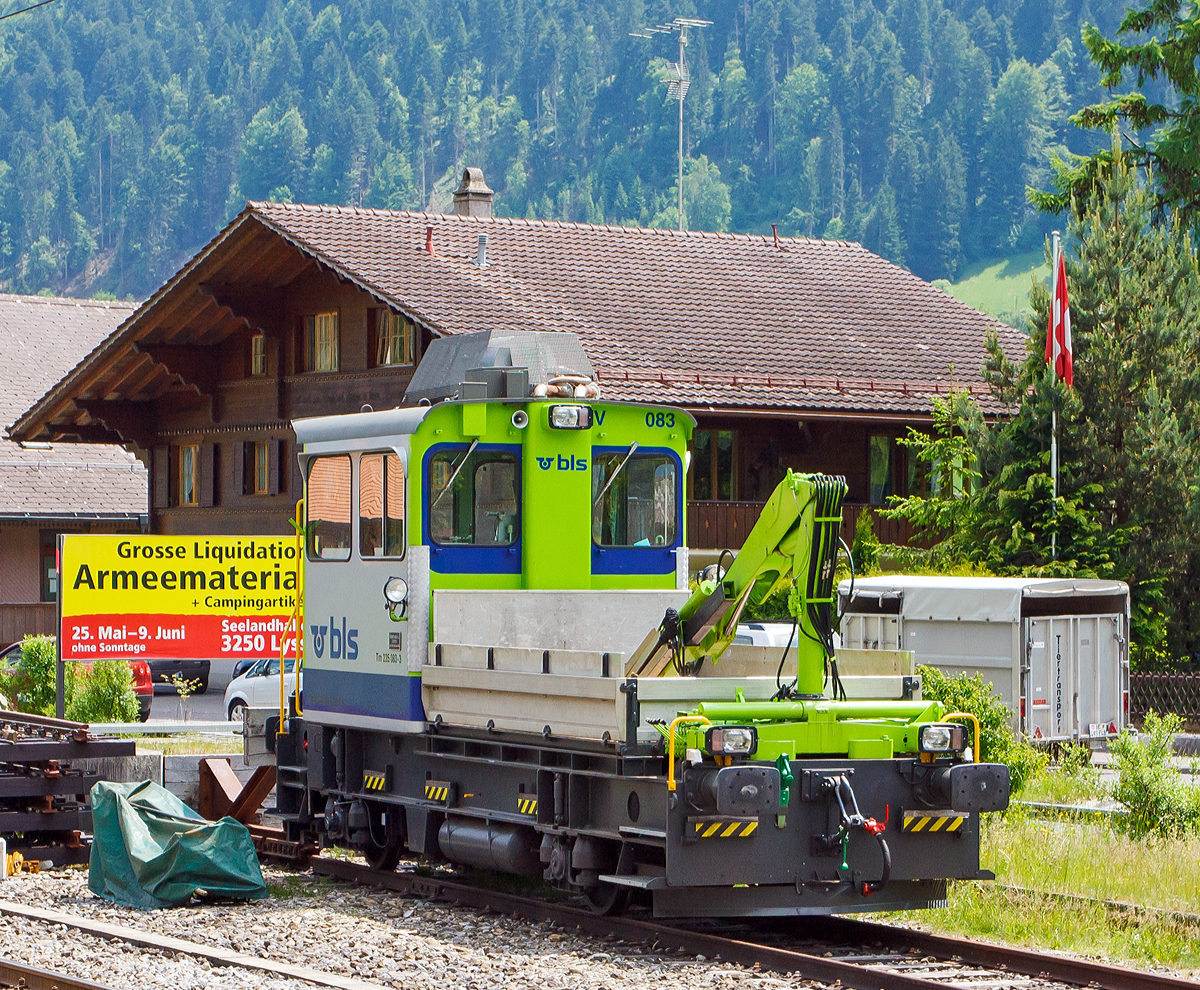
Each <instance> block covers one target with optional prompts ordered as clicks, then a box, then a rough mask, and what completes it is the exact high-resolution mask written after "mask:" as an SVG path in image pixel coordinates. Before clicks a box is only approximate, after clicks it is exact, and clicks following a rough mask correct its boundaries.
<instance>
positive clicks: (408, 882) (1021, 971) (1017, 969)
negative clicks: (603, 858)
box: [312, 857, 1196, 990]
mask: <svg viewBox="0 0 1200 990" xmlns="http://www.w3.org/2000/svg"><path fill="white" fill-rule="evenodd" d="M312 868H313V873H314V874H317V875H319V876H327V877H330V878H333V879H338V880H346V881H349V882H352V883H362V884H368V885H371V886H376V887H383V888H385V889H388V890H394V891H396V892H398V893H401V894H409V895H412V896H417V897H424V898H427V899H429V900H440V901H447V902H453V903H456V904H461V905H463V906H466V907H470V908H476V909H479V910H485V911H496V912H502V913H505V914H513V915H516V916H518V917H522V918H525V919H526V920H529V921H551V922H554V923H556V924H561V925H564V926H567V927H575V928H578V929H580V930H582V931H584V932H587V933H588V934H591V935H597V936H600V937H602V938H604V937H615V938H621V939H625V940H628V941H633V942H646V943H651V944H656V945H660V946H664V947H669V948H673V949H677V950H682V951H685V952H688V953H695V954H698V955H704V956H705V957H707V958H709V959H721V960H722V961H724V962H733V963H740V964H742V965H745V966H754V965H758V966H759V967H760V968H763V969H770V970H774V971H776V972H780V973H792V974H795V975H796V976H799V977H801V978H802V979H808V980H815V981H817V982H820V983H826V984H834V983H840V984H841V985H842V986H843V987H848V988H852V990H930V988H931V987H934V986H937V987H941V988H942V990H945V987H946V986H947V984H946V983H945V982H944V980H938V979H935V978H924V977H920V976H912V975H908V974H906V973H898V972H890V971H888V970H886V969H874V968H870V959H869V958H868V959H865V960H864V962H865V963H866V965H860V964H858V963H852V962H844V961H841V960H839V959H837V958H835V957H828V956H817V955H812V954H810V953H807V952H801V951H799V950H796V949H788V948H780V947H777V946H773V945H765V944H761V943H758V942H753V941H747V940H745V939H743V938H729V937H725V936H720V935H711V934H707V933H702V932H696V931H690V930H688V929H685V928H676V927H673V926H671V925H663V924H660V923H657V922H651V921H642V920H639V919H635V918H624V917H612V916H601V915H596V914H593V913H592V912H590V911H584V910H581V909H579V908H575V907H570V906H568V905H565V904H556V903H551V902H549V901H543V900H538V899H533V898H528V897H519V896H516V895H514V894H505V893H498V892H496V891H490V890H483V889H481V888H478V887H472V886H469V885H467V884H462V883H456V882H453V881H449V880H442V879H439V878H437V877H428V876H422V875H420V874H418V873H414V872H408V871H405V872H393V873H386V872H382V871H379V870H372V869H370V868H368V867H364V866H359V865H357V864H355V863H349V862H346V861H344V860H335V859H327V858H325V857H316V858H314V859H313V860H312ZM795 923H796V924H803V925H804V926H805V929H806V930H805V932H804V935H805V936H812V935H817V936H818V937H821V936H825V937H835V938H838V939H845V940H848V941H851V942H854V943H858V944H867V945H874V944H875V943H877V942H882V943H883V944H884V945H885V946H887V947H888V948H890V949H892V950H894V951H899V950H901V949H915V950H917V951H918V952H920V953H922V954H925V955H932V956H936V957H938V958H939V959H940V960H941V961H952V962H954V963H958V964H963V965H969V966H978V967H986V968H989V969H999V970H1003V971H1005V972H1006V973H1009V974H1013V975H1017V976H1024V977H1033V978H1034V979H1038V980H1053V981H1057V982H1060V983H1065V984H1069V985H1073V986H1081V987H1097V988H1100V990H1196V984H1195V983H1193V982H1191V981H1189V980H1185V979H1182V978H1180V977H1174V976H1163V975H1160V974H1156V973H1146V972H1142V971H1139V970H1130V969H1123V968H1120V967H1117V966H1108V965H1105V964H1102V963H1094V962H1090V961H1088V960H1083V959H1071V958H1065V957H1062V956H1057V955H1043V954H1041V953H1038V952H1033V951H1030V950H1028V949H1016V948H1009V947H1006V946H999V945H989V944H985V943H979V942H972V941H967V940H966V939H960V938H953V937H950V936H945V935H933V934H929V933H927V932H921V931H916V930H913V929H909V928H901V927H898V926H894V925H884V924H879V923H878V922H869V921H856V920H850V919H847V918H842V917H838V916H821V915H818V916H806V917H804V918H803V919H799V920H798V921H796V922H795ZM881 962H882V961H881ZM931 976H936V974H931Z"/></svg>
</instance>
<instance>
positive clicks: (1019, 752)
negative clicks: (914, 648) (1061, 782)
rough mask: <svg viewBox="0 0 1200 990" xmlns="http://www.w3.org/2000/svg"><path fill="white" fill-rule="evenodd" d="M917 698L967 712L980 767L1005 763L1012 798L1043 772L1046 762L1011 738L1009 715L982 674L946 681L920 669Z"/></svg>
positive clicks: (932, 671)
mask: <svg viewBox="0 0 1200 990" xmlns="http://www.w3.org/2000/svg"><path fill="white" fill-rule="evenodd" d="M917 673H918V674H919V675H920V677H921V696H922V697H924V698H928V699H930V700H931V701H940V702H941V703H942V704H943V705H944V706H945V708H946V710H947V711H950V712H970V713H971V714H972V715H974V716H975V717H976V718H977V719H979V734H980V738H979V739H978V740H976V741H975V747H976V751H977V755H978V759H979V761H980V762H981V763H1006V764H1008V772H1009V775H1010V777H1011V778H1012V791H1013V793H1014V794H1016V793H1017V792H1018V791H1020V790H1021V788H1022V787H1024V786H1025V785H1026V784H1028V783H1029V782H1030V781H1031V780H1033V779H1034V778H1035V777H1037V776H1038V775H1039V774H1040V773H1041V772H1042V771H1043V770H1045V769H1046V764H1047V763H1048V762H1049V758H1048V757H1047V756H1046V755H1045V754H1044V753H1041V752H1039V751H1038V750H1036V749H1034V748H1033V747H1032V746H1030V745H1029V743H1027V742H1023V741H1022V742H1018V741H1017V740H1016V738H1015V737H1014V736H1013V731H1012V727H1011V725H1010V719H1011V718H1012V713H1011V712H1010V711H1009V710H1008V706H1007V705H1006V704H1005V703H1004V702H1003V700H1001V698H1000V697H999V695H997V694H996V693H995V691H993V690H992V686H991V685H990V684H985V683H984V680H983V675H982V674H976V675H975V676H974V677H968V676H967V675H966V674H956V675H955V676H954V677H947V676H946V675H945V674H943V673H942V672H941V671H940V670H937V669H935V668H933V667H926V666H924V665H921V666H919V667H917Z"/></svg>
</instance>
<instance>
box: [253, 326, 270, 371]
mask: <svg viewBox="0 0 1200 990" xmlns="http://www.w3.org/2000/svg"><path fill="white" fill-rule="evenodd" d="M266 373H267V338H266V335H265V334H261V333H256V334H255V335H254V336H253V337H251V338H250V374H252V375H254V376H255V377H256V378H261V377H262V376H263V375H265V374H266Z"/></svg>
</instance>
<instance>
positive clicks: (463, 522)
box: [428, 448, 521, 547]
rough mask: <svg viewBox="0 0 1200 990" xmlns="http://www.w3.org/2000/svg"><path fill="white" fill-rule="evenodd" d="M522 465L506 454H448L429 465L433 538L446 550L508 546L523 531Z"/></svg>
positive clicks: (440, 456)
mask: <svg viewBox="0 0 1200 990" xmlns="http://www.w3.org/2000/svg"><path fill="white" fill-rule="evenodd" d="M520 476H521V474H520V464H519V462H518V460H517V458H516V456H515V455H513V454H509V453H506V452H503V451H478V450H477V451H473V452H470V453H468V450H467V448H463V449H461V450H445V451H439V452H438V453H436V454H435V455H434V456H433V458H432V459H431V461H430V462H429V509H428V511H429V535H430V538H431V539H432V540H433V542H434V543H436V544H439V545H442V546H463V545H467V546H483V547H508V546H512V545H513V544H514V543H516V541H517V538H518V535H519V531H520V512H519V505H520Z"/></svg>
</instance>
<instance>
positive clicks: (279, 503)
mask: <svg viewBox="0 0 1200 990" xmlns="http://www.w3.org/2000/svg"><path fill="white" fill-rule="evenodd" d="M490 214H491V191H490V190H489V189H488V188H487V186H486V185H485V184H484V182H483V177H482V174H480V173H479V172H478V170H476V169H468V170H467V172H466V173H465V174H464V179H463V184H462V186H460V188H459V190H458V192H457V193H456V196H455V212H454V213H453V214H427V213H410V212H389V211H381V210H368V209H356V208H351V207H336V206H305V205H299V204H289V203H248V204H247V205H246V208H245V209H244V210H243V211H242V212H241V213H240V214H239V215H238V216H237V217H236V218H235V219H234V220H233V221H232V222H230V224H229V225H228V226H227V227H226V228H225V229H224V230H222V231H221V232H220V233H219V234H218V235H217V236H216V237H215V238H214V239H213V241H212V242H211V243H210V244H208V245H207V246H206V247H205V248H204V249H203V250H201V251H200V252H199V253H198V254H197V255H196V256H195V257H194V258H193V259H192V260H191V261H189V262H188V263H187V265H185V266H184V268H183V269H182V270H181V271H180V272H179V273H178V274H177V275H175V276H174V277H173V278H172V279H171V280H170V281H169V282H167V283H166V284H165V285H164V286H163V287H162V288H161V289H160V290H159V291H158V292H156V293H155V294H154V295H153V296H152V297H151V298H150V299H148V300H147V301H146V302H145V303H143V304H142V305H141V306H140V307H139V308H138V309H137V311H136V312H134V313H132V314H131V315H130V316H129V318H128V319H126V320H125V321H124V322H123V323H122V324H121V326H120V327H118V328H117V329H116V330H115V331H114V332H113V333H112V334H110V335H109V336H108V337H107V338H106V339H105V340H104V341H103V342H101V343H100V344H99V346H97V347H96V348H95V349H94V350H93V351H92V352H91V353H90V354H88V355H87V357H86V358H85V359H84V360H82V361H81V362H79V363H78V364H77V365H76V366H75V367H74V368H73V369H72V370H71V371H70V372H69V373H68V374H66V375H65V376H63V377H62V380H61V381H59V382H58V384H56V385H55V386H54V388H52V389H51V390H50V391H49V392H48V393H47V394H46V395H45V396H43V397H42V398H41V399H40V400H38V402H37V403H36V404H35V405H34V406H33V407H32V408H31V409H29V411H28V412H26V413H24V415H22V416H21V417H20V419H19V420H18V421H17V423H16V424H15V426H14V427H13V430H12V434H13V436H14V437H17V438H18V439H20V440H22V441H26V442H30V441H34V442H39V441H41V442H51V443H54V444H55V445H56V449H59V448H60V446H61V444H62V443H63V442H64V441H79V442H86V443H111V444H118V445H123V446H124V447H125V448H126V449H127V450H131V451H134V452H136V453H137V455H138V456H139V457H140V458H142V459H143V460H144V461H145V462H146V464H147V465H148V466H149V468H150V474H151V490H152V496H151V506H150V515H151V518H150V527H151V530H152V531H153V532H156V533H225V534H236V533H288V532H290V528H289V526H288V517H289V515H290V514H291V513H292V511H293V505H294V503H295V502H296V500H297V499H298V498H299V497H300V495H301V491H302V479H301V478H300V477H299V469H298V467H297V460H296V457H295V456H294V437H293V434H292V432H291V430H290V428H289V422H290V421H291V420H292V419H293V418H294V417H303V416H312V415H317V414H329V413H345V412H357V411H359V410H360V409H362V408H363V407H364V406H367V405H369V406H371V407H373V408H376V409H379V408H386V407H390V406H394V405H397V404H399V402H400V401H401V397H402V396H403V394H404V391H405V387H406V386H407V384H408V381H409V379H410V377H411V376H412V373H413V369H414V367H415V366H416V365H417V364H418V363H419V362H420V360H421V355H422V353H423V352H424V350H425V349H426V348H427V347H428V345H429V343H430V341H431V340H432V339H433V338H434V337H436V336H440V335H444V334H456V333H465V332H471V331H478V330H486V329H491V330H510V329H527V330H556V331H563V330H567V331H573V332H574V333H576V334H578V336H579V338H580V339H581V340H582V342H583V344H584V347H585V350H586V351H587V354H588V357H589V359H590V361H591V363H592V365H593V366H594V368H595V369H596V372H597V376H598V380H599V382H600V385H601V387H602V390H603V394H604V396H606V397H609V398H615V399H626V400H633V401H642V402H663V403H672V404H675V405H677V406H679V407H682V408H684V409H687V410H688V411H690V412H691V413H693V414H694V415H695V416H696V418H697V420H698V423H699V426H698V429H697V431H696V434H695V438H694V449H693V457H692V466H691V471H690V477H689V479H688V498H689V522H688V529H689V532H688V541H689V544H690V546H692V547H693V548H694V549H699V548H718V547H723V546H733V547H736V546H739V545H740V543H741V540H742V538H743V537H744V535H745V532H746V529H747V527H748V526H749V525H752V524H753V520H754V519H755V518H756V516H757V513H758V509H759V506H760V504H761V502H762V501H763V500H764V499H765V498H766V497H767V495H768V494H769V493H770V491H771V490H772V488H773V486H774V485H775V484H776V483H777V482H778V480H779V479H780V478H781V477H782V476H783V474H784V472H785V470H786V469H787V468H789V467H792V468H797V469H803V470H821V471H827V472H832V473H836V474H842V475H845V476H846V478H847V479H848V481H849V485H850V497H849V498H850V502H851V503H853V505H852V507H851V509H850V511H849V512H848V513H847V527H848V528H849V527H851V526H852V524H853V519H854V517H855V515H856V513H857V511H858V509H857V508H855V507H860V506H862V505H880V504H883V503H884V502H885V501H886V499H887V497H888V496H889V495H892V494H903V493H904V492H906V491H908V490H909V487H910V485H912V484H914V483H915V480H914V479H915V475H913V474H912V473H911V472H910V466H909V464H908V463H907V461H906V458H905V456H904V448H902V447H899V446H897V444H896V438H897V437H898V436H903V435H904V432H905V429H906V427H908V426H910V425H920V424H923V423H928V422H929V419H930V396H932V395H937V394H945V393H946V391H947V390H948V389H951V388H960V389H968V390H970V391H971V392H972V393H973V394H974V395H975V396H976V398H977V399H978V400H979V402H980V403H981V404H982V405H983V407H984V409H985V411H987V412H991V413H996V412H998V411H1000V410H999V409H998V407H997V406H996V405H995V403H994V402H993V400H992V398H991V396H990V393H989V392H988V390H987V388H986V386H985V384H984V382H983V380H982V378H981V374H980V367H981V365H982V363H983V359H984V355H985V351H984V341H985V338H986V336H987V335H988V334H990V333H994V334H997V335H998V336H999V338H1000V340H1001V342H1002V344H1003V346H1004V347H1006V348H1007V349H1009V350H1010V351H1011V352H1012V353H1013V354H1014V355H1016V354H1019V353H1023V348H1024V337H1023V336H1022V335H1021V334H1020V333H1018V331H1016V330H1014V329H1012V328H1011V327H1008V326H1005V325H1004V324H1001V323H999V322H997V321H996V320H994V319H992V318H990V317H988V316H985V315H984V314H982V313H979V312H977V311H976V310H973V309H971V308H969V307H967V306H964V305H963V304H962V303H959V302H957V301H956V300H954V299H952V298H951V297H950V296H948V295H946V294H945V293H943V292H941V291H940V290H938V289H936V288H934V287H933V286H931V285H929V284H928V283H926V282H924V281H922V280H921V279H919V278H917V277H916V276H914V275H912V274H910V273H909V272H907V271H904V270H903V269H901V268H898V267H896V266H895V265H892V264H890V263H889V262H887V261H885V260H884V259H883V258H880V257H878V256H877V255H874V254H872V253H871V252H870V251H867V250H866V249H865V248H863V247H861V246H860V245H858V244H851V243H846V242H840V241H822V240H808V239H803V238H787V237H779V238H774V237H770V236H768V237H762V236H748V235H743V234H713V233H702V232H688V233H679V232H676V231H673V230H645V229H634V228H626V227H610V226H593V225H589V224H573V223H559V222H551V221H541V220H518V219H508V218H500V217H492V216H491V215H490ZM882 526H883V527H884V529H883V531H882V532H881V535H882V536H883V537H884V538H885V539H891V540H894V541H895V540H903V539H904V538H905V537H906V533H905V531H904V529H903V527H902V526H900V525H899V524H896V523H883V524H882Z"/></svg>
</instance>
